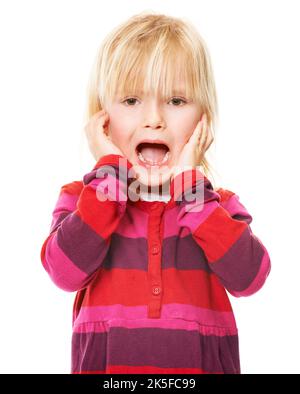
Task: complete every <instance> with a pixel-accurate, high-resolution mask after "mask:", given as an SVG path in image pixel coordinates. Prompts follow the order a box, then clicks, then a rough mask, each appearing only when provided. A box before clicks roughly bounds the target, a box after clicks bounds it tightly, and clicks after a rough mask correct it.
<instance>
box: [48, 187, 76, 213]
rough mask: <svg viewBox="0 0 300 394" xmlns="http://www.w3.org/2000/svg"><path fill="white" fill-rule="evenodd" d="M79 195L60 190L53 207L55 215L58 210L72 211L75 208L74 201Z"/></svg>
mask: <svg viewBox="0 0 300 394" xmlns="http://www.w3.org/2000/svg"><path fill="white" fill-rule="evenodd" d="M78 197H79V196H76V195H73V194H69V193H66V192H62V193H61V194H60V196H59V199H58V200H57V204H56V206H55V209H54V213H55V214H56V215H57V214H58V213H61V212H58V211H63V212H64V211H70V212H72V211H74V210H75V209H76V203H77V200H78Z"/></svg>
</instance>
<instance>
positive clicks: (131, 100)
mask: <svg viewBox="0 0 300 394" xmlns="http://www.w3.org/2000/svg"><path fill="white" fill-rule="evenodd" d="M136 100H137V99H136V98H134V97H129V98H127V99H125V100H124V101H122V102H123V103H128V102H129V104H128V105H129V106H133V105H134V102H135V101H136ZM132 102H133V105H132ZM126 105H127V104H126Z"/></svg>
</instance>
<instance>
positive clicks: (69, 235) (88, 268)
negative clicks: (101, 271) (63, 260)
mask: <svg viewBox="0 0 300 394" xmlns="http://www.w3.org/2000/svg"><path fill="white" fill-rule="evenodd" d="M57 243H58V246H59V247H60V248H61V250H62V251H63V252H64V253H65V255H66V256H68V258H69V259H70V260H71V261H72V262H73V263H74V264H75V265H76V266H77V267H78V268H79V269H80V270H82V271H83V272H85V273H86V274H88V275H89V274H90V273H92V272H94V271H95V270H96V269H98V268H99V267H100V266H101V264H102V262H103V260H104V257H105V255H106V253H107V251H108V249H109V245H108V244H107V242H106V241H105V240H104V239H103V238H101V237H100V236H99V235H98V234H97V233H96V232H95V231H93V229H92V228H91V227H89V226H88V225H87V224H86V223H84V222H83V221H82V220H81V218H80V217H79V216H78V215H76V214H75V213H72V214H71V215H69V216H68V217H67V218H66V219H65V220H64V221H63V223H62V224H61V226H60V227H59V228H58V230H57Z"/></svg>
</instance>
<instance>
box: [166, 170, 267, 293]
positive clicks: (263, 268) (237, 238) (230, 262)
mask: <svg viewBox="0 0 300 394" xmlns="http://www.w3.org/2000/svg"><path fill="white" fill-rule="evenodd" d="M218 190H219V193H218V192H216V191H215V190H213V187H212V185H211V183H210V181H209V180H208V179H207V178H206V177H205V176H204V175H203V174H202V173H201V171H199V169H195V168H194V169H189V170H186V171H184V173H181V174H178V175H177V176H176V177H175V179H173V180H172V182H171V188H170V192H171V195H172V196H173V198H174V199H175V200H177V204H179V207H180V208H179V214H178V217H177V220H178V223H179V225H180V226H184V227H187V228H189V229H190V231H191V234H192V236H193V239H194V240H195V241H196V242H197V244H198V245H199V246H200V247H201V248H202V250H203V252H204V254H205V256H206V258H207V262H208V265H209V268H210V269H211V271H212V272H213V273H215V274H216V275H217V277H218V278H219V280H220V282H221V284H222V285H223V286H224V287H225V288H226V290H228V291H229V293H230V294H232V295H233V296H235V297H241V296H250V295H252V294H254V293H255V292H257V291H258V290H259V289H260V288H261V287H262V286H263V284H264V283H265V281H266V278H267V276H268V275H269V272H270V269H271V263H270V257H269V254H268V252H267V250H266V248H265V247H264V245H263V244H262V242H261V241H260V239H259V238H258V237H257V236H256V235H254V234H253V233H252V230H251V228H250V223H251V222H252V216H251V215H250V214H249V213H248V211H247V210H246V208H245V207H244V205H242V204H241V202H240V201H239V196H238V195H236V194H234V193H233V192H231V191H228V190H224V189H218ZM191 196H198V197H197V198H194V200H192V199H191Z"/></svg>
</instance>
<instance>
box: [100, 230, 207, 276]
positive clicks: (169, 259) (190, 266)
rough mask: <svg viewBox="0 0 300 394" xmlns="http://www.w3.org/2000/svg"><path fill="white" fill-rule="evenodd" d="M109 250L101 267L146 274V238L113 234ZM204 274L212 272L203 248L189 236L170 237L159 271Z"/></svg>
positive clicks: (165, 246)
mask: <svg viewBox="0 0 300 394" xmlns="http://www.w3.org/2000/svg"><path fill="white" fill-rule="evenodd" d="M110 242H111V243H110V245H111V247H110V249H109V251H108V253H107V256H106V258H105V261H104V263H103V266H104V267H105V268H107V269H111V268H126V269H140V270H143V271H148V242H147V240H146V239H145V238H137V239H135V238H127V237H122V236H120V235H119V234H116V233H114V234H112V236H111V241H110ZM167 268H176V269H180V270H199V269H201V270H204V271H206V272H211V270H210V268H209V266H208V263H207V259H206V257H205V254H204V252H203V250H202V248H201V247H200V246H199V245H198V244H197V243H196V241H195V240H194V239H193V237H192V235H191V234H189V235H188V236H186V237H185V238H179V237H171V238H167V239H165V240H164V241H163V247H162V269H167Z"/></svg>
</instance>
